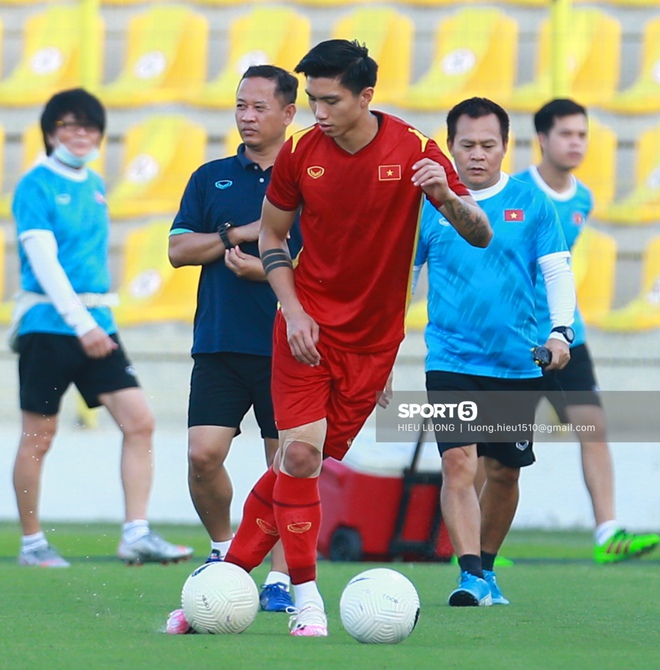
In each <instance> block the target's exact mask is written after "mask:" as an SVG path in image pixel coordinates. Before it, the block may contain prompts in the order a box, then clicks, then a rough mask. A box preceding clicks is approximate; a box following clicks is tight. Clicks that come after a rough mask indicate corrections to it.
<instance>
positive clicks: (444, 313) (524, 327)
mask: <svg viewBox="0 0 660 670" xmlns="http://www.w3.org/2000/svg"><path fill="white" fill-rule="evenodd" d="M508 138H509V117H508V115H507V113H506V112H505V111H504V110H503V109H502V108H501V107H500V106H499V105H497V104H496V103H494V102H492V101H490V100H487V99H485V98H471V99H469V100H464V101H463V102H461V103H459V104H458V105H456V106H455V107H454V108H453V109H452V110H451V111H450V112H449V114H448V116H447V145H448V147H449V151H450V153H451V154H452V156H453V158H454V162H455V165H456V170H457V172H458V175H459V177H460V178H461V181H463V183H464V184H465V185H466V186H467V187H468V189H470V194H471V195H472V196H473V197H474V199H475V200H476V201H477V202H478V204H479V205H480V206H481V207H482V208H483V209H484V211H485V212H486V214H487V215H488V218H489V220H490V222H491V225H492V226H493V240H492V242H491V243H490V245H489V246H488V247H487V248H486V249H476V248H472V247H470V245H469V244H466V243H465V242H464V241H463V240H462V239H461V238H460V237H459V236H458V235H456V233H455V231H454V230H453V228H451V227H449V226H448V225H447V223H446V222H445V221H444V220H443V218H442V216H441V215H440V214H439V213H438V212H437V211H436V210H435V209H434V208H432V207H426V206H425V208H424V211H423V216H422V224H421V231H420V239H419V245H418V250H417V258H416V262H415V264H416V270H417V271H419V269H420V266H421V265H422V264H423V263H427V264H428V280H429V296H428V314H429V323H428V325H427V327H426V333H425V338H426V344H427V348H428V354H427V357H426V387H427V390H428V392H429V398H431V397H432V396H433V393H434V392H436V391H457V392H472V391H517V392H523V393H524V395H525V397H529V398H530V402H529V403H528V405H529V406H527V407H524V408H522V410H521V411H522V412H523V414H524V415H525V416H526V417H528V418H525V419H524V421H525V422H527V421H529V422H530V423H531V422H532V421H533V417H534V408H535V404H536V394H535V391H536V390H538V389H539V388H540V385H541V371H540V370H539V368H538V366H537V365H536V364H535V362H534V359H533V356H532V353H531V349H532V348H533V347H534V346H536V345H537V344H538V343H539V340H538V334H537V324H536V317H535V284H536V277H537V275H538V274H539V272H541V273H543V275H544V277H545V278H546V281H547V283H548V287H549V292H548V299H549V301H550V305H551V306H550V311H551V313H552V315H553V318H552V323H553V326H554V332H553V333H551V334H550V336H549V338H548V339H547V341H546V342H545V346H546V347H548V349H550V350H551V351H552V358H553V360H552V363H551V365H550V367H552V368H553V369H558V368H561V367H563V366H565V365H566V363H567V362H568V358H569V349H568V342H567V341H566V339H565V337H564V332H565V330H566V328H568V327H569V326H570V324H571V323H572V321H573V312H574V310H575V293H574V286H573V276H572V273H571V270H570V266H569V257H570V254H569V252H568V249H567V246H566V242H565V240H564V236H563V233H562V231H561V226H560V224H559V221H558V218H557V214H556V212H555V210H554V207H553V206H552V203H551V202H550V201H549V199H548V198H547V197H546V196H545V195H544V194H542V193H539V192H538V191H536V190H535V189H533V188H531V187H530V186H528V185H527V184H523V183H521V182H519V181H517V180H515V179H512V178H510V177H509V176H508V175H506V174H504V173H503V172H502V171H501V167H502V159H503V158H504V155H505V153H506V150H507V143H508ZM520 395H521V394H519V395H518V397H520ZM438 448H439V450H440V454H441V456H442V472H443V486H442V492H441V503H442V510H443V517H444V520H445V523H446V524H447V529H448V531H449V535H450V538H451V541H452V544H453V546H454V550H455V552H456V555H457V556H458V562H459V565H460V569H461V577H460V582H459V588H458V589H456V590H455V591H453V592H452V593H451V595H450V596H449V604H450V605H452V606H476V605H491V604H503V605H506V604H508V602H509V601H508V600H507V599H506V598H505V597H504V596H503V595H502V592H501V591H500V589H499V587H498V585H497V581H496V576H495V572H494V570H493V567H494V562H495V557H496V555H497V552H498V551H499V548H500V546H501V544H502V542H503V541H504V538H505V537H506V534H507V533H508V531H509V528H510V526H511V522H512V520H513V517H514V515H515V511H516V507H517V504H518V477H519V473H520V468H521V467H523V466H527V465H531V464H532V463H533V462H534V454H533V451H532V444H531V442H529V441H525V442H507V443H488V442H483V443H479V444H474V443H470V442H469V441H468V440H467V438H464V439H463V440H462V441H456V442H451V443H447V442H444V441H443V442H438ZM478 456H483V457H484V458H483V461H484V465H485V472H486V482H485V485H484V487H483V489H482V490H481V492H480V496H478V495H477V492H476V490H475V476H476V472H477V462H478Z"/></svg>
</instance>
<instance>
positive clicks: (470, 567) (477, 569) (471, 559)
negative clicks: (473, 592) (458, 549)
mask: <svg viewBox="0 0 660 670" xmlns="http://www.w3.org/2000/svg"><path fill="white" fill-rule="evenodd" d="M458 564H459V565H460V566H461V571H462V572H469V573H470V574H471V575H474V576H475V577H480V578H481V579H483V578H484V572H483V569H482V567H481V557H480V556H475V555H474V554H463V555H462V556H459V557H458Z"/></svg>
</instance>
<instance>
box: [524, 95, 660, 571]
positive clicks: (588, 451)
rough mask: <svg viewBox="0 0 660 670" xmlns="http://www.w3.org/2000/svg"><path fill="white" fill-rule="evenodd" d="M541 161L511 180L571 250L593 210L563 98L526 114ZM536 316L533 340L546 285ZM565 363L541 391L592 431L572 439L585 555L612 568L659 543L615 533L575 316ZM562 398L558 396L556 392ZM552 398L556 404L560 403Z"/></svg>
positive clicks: (589, 364) (575, 125)
mask: <svg viewBox="0 0 660 670" xmlns="http://www.w3.org/2000/svg"><path fill="white" fill-rule="evenodd" d="M534 127H535V129H536V133H537V137H538V141H539V145H540V147H541V153H542V157H541V162H540V163H539V164H538V165H533V166H531V167H530V168H528V169H527V170H525V171H524V172H521V173H520V174H518V175H516V178H518V179H520V180H522V181H525V182H527V183H529V184H532V185H533V186H534V187H535V188H537V189H538V190H539V191H542V192H543V193H545V194H546V195H547V196H548V197H549V198H550V200H551V201H552V202H553V204H554V206H555V208H556V210H557V212H558V214H559V219H560V221H561V225H562V228H563V231H564V235H565V237H566V241H567V242H568V246H569V248H572V247H573V245H574V244H575V242H576V241H577V239H578V237H579V235H580V233H581V232H582V231H583V230H584V226H585V224H586V221H587V219H588V217H589V215H590V214H591V210H592V208H593V198H592V195H591V192H590V191H589V189H588V188H587V187H586V186H585V185H584V184H583V183H582V182H580V181H579V180H578V179H576V178H575V176H574V175H573V170H575V169H576V168H577V167H578V166H579V165H580V164H581V163H582V161H583V160H584V157H585V154H586V151H587V141H588V123H587V110H586V109H585V108H584V107H583V106H582V105H580V104H578V103H577V102H575V101H573V100H569V99H565V98H558V99H555V100H551V101H550V102H548V103H547V104H545V105H543V107H541V108H540V109H539V110H538V111H537V112H536V114H535V115H534ZM537 288H538V295H537V313H538V319H539V333H540V334H541V336H543V335H544V334H546V333H548V332H550V327H551V326H550V317H549V314H548V308H547V300H546V285H545V282H544V281H542V280H540V281H539V283H538V285H537ZM568 335H569V337H568V339H567V342H568V344H569V345H570V347H571V360H570V362H569V364H568V365H567V366H566V367H565V368H564V369H562V370H548V371H547V372H546V374H545V376H544V385H543V388H544V390H545V391H548V392H550V393H549V395H548V398H549V399H550V400H551V402H552V403H553V405H554V406H555V409H556V410H557V414H558V416H559V418H560V419H561V420H562V421H563V422H567V423H570V424H572V425H574V426H580V425H582V426H595V428H596V431H595V432H590V433H588V434H585V433H578V434H577V436H578V439H579V440H580V447H581V454H582V472H583V474H584V481H585V484H586V486H587V490H588V492H589V496H590V497H591V504H592V507H593V512H594V518H595V521H596V529H595V533H594V539H595V543H594V550H593V556H594V560H595V561H596V563H614V562H617V561H623V560H626V559H628V558H632V557H634V556H639V555H641V554H644V553H647V552H649V551H651V550H652V549H653V548H654V547H656V546H657V545H658V543H660V536H658V535H656V534H655V533H649V534H644V535H638V534H635V533H628V532H626V531H625V530H623V529H622V528H621V526H620V524H619V522H618V521H617V519H616V513H615V504H614V470H613V466H612V456H611V454H610V449H609V445H608V444H607V433H606V421H605V413H604V411H603V408H602V405H601V400H600V395H599V390H598V383H597V381H596V375H595V371H594V365H593V361H592V359H591V354H590V353H589V348H588V347H587V342H586V329H585V324H584V319H583V318H582V315H581V314H580V310H579V309H578V308H576V310H575V321H574V323H573V328H572V330H571V331H570V332H569V333H568ZM557 391H564V392H566V395H565V396H564V394H562V393H557ZM560 398H564V400H563V401H561V402H560Z"/></svg>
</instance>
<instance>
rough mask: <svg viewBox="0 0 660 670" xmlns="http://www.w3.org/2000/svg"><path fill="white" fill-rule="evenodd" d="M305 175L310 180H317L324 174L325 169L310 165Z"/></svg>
mask: <svg viewBox="0 0 660 670" xmlns="http://www.w3.org/2000/svg"><path fill="white" fill-rule="evenodd" d="M307 174H308V175H309V176H310V177H311V178H312V179H318V178H319V177H322V176H323V175H324V174H325V168H324V167H321V166H320V165H311V166H310V167H308V168H307Z"/></svg>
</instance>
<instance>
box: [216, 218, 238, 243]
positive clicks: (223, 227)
mask: <svg viewBox="0 0 660 670" xmlns="http://www.w3.org/2000/svg"><path fill="white" fill-rule="evenodd" d="M230 228H231V223H229V222H228V223H221V224H220V225H219V226H218V235H220V239H221V240H222V243H223V244H224V245H225V249H233V248H234V245H233V244H232V243H231V242H230V241H229V233H228V231H229V229H230Z"/></svg>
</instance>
